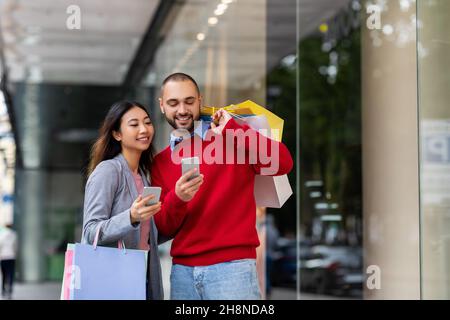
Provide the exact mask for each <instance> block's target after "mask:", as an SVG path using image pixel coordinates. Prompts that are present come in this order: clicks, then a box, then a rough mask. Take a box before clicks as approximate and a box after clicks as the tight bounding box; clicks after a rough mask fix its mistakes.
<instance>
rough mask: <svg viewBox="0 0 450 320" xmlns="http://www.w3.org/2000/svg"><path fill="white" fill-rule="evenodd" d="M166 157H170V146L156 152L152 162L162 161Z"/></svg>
mask: <svg viewBox="0 0 450 320" xmlns="http://www.w3.org/2000/svg"><path fill="white" fill-rule="evenodd" d="M167 157H170V146H167V147H165V148H164V149H163V150H161V151H160V152H158V153H157V154H156V155H155V157H154V158H153V163H154V164H155V163H159V162H160V161H164V160H165V159H166V158H167Z"/></svg>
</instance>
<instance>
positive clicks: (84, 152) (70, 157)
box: [0, 0, 450, 299]
mask: <svg viewBox="0 0 450 320" xmlns="http://www.w3.org/2000/svg"><path fill="white" fill-rule="evenodd" d="M73 5H75V6H76V8H79V14H80V15H79V18H80V25H79V27H80V28H79V29H78V28H76V27H75V29H72V28H71V27H70V23H69V24H68V22H69V21H70V20H71V19H72V18H73V17H74V16H73V15H74V14H76V10H75V11H72V10H73V7H71V6H73ZM70 7H71V8H70ZM68 9H69V10H68ZM449 25H450V3H449V1H447V0H214V1H206V0H177V1H174V0H173V1H171V0H165V1H158V0H130V1H119V0H109V1H106V0H94V1H92V0H91V1H87V0H68V1H66V0H58V1H50V0H2V1H0V36H1V38H0V49H1V50H0V58H1V59H0V62H1V75H2V77H1V92H2V93H1V95H0V181H1V183H0V196H1V203H0V224H7V223H10V222H13V223H14V227H15V228H16V229H17V231H18V233H19V237H20V254H19V261H18V262H19V268H18V274H17V276H18V278H19V280H20V281H21V282H22V283H23V284H27V283H43V282H44V283H48V282H49V281H54V283H55V284H58V282H59V281H60V280H61V277H62V272H63V259H64V250H65V245H66V244H67V242H75V241H79V240H80V237H81V229H80V228H81V223H82V208H83V196H84V184H85V182H86V176H85V169H86V166H87V163H88V155H89V148H90V145H91V143H92V142H93V140H94V139H95V137H96V135H97V129H98V126H99V124H100V121H101V120H102V119H103V117H104V115H105V113H106V111H107V110H108V108H109V106H110V105H111V104H112V103H113V102H114V101H116V100H120V99H124V98H130V99H136V100H138V101H140V102H142V103H144V104H145V105H147V106H148V108H149V111H150V113H151V115H152V117H153V122H154V123H155V126H156V132H157V134H156V138H155V139H156V140H155V143H156V146H157V149H162V148H163V147H165V146H166V145H167V143H168V136H169V133H170V127H169V126H168V125H167V124H166V122H165V120H164V118H163V117H162V116H161V115H160V112H159V108H158V101H157V98H158V91H159V85H160V83H161V82H162V80H163V79H164V78H165V77H166V76H167V75H168V74H170V73H172V72H174V71H182V72H186V73H188V74H191V75H192V76H193V77H194V78H195V79H197V80H198V82H199V85H200V87H201V91H202V92H203V95H204V100H205V103H206V104H208V105H215V106H225V105H228V104H231V103H239V102H241V101H244V100H247V99H251V100H253V101H255V102H257V103H259V104H261V105H263V106H266V107H267V108H269V109H271V110H272V111H273V112H275V113H276V114H277V115H279V116H280V117H281V118H283V119H284V120H285V124H284V128H285V129H284V135H283V141H284V142H285V143H286V144H287V146H288V147H289V149H290V150H291V153H292V154H293V155H294V156H295V162H296V168H295V169H294V170H293V172H291V174H290V175H289V179H290V183H291V185H292V188H293V189H294V190H295V191H294V196H292V197H291V198H290V199H289V200H288V201H287V202H286V203H285V205H284V206H283V208H281V209H267V211H264V210H262V211H261V212H262V214H260V215H258V221H259V227H260V228H261V235H262V236H264V237H265V238H266V239H265V240H266V241H264V243H265V247H267V250H265V248H262V249H264V250H260V254H261V255H262V259H261V260H260V261H262V262H263V263H262V266H260V268H259V270H261V273H264V272H265V271H264V270H265V269H266V267H267V270H268V271H270V274H269V275H268V277H264V276H262V277H261V283H262V284H263V286H264V287H265V286H266V285H267V287H268V288H270V289H271V290H270V292H268V294H267V298H272V299H277V298H286V299H296V298H300V299H316V298H320V299H329V298H349V297H351V298H357V299H363V298H364V299H420V298H424V299H428V298H438V299H449V298H450V278H449V276H448V273H447V272H446V270H447V269H448V267H449V266H450V246H448V244H450V242H449V240H448V239H449V235H450V233H449V231H448V230H450V228H447V224H450V222H449V221H450V220H449V219H447V215H448V214H449V212H450V209H449V207H450V201H449V200H450V138H449V137H450V107H449V106H448V100H449V99H448V98H449V97H448V95H449V92H450V91H449V90H448V88H449V84H450V72H447V71H450V70H447V69H449V68H450V61H449V60H448V57H449V56H450V55H449V53H450V52H449V48H450V36H449V34H448V32H447V30H448V29H449V28H448V27H449ZM255 214H256V213H255ZM267 215H268V216H270V218H268V219H267ZM161 254H162V255H163V256H164V257H165V258H166V259H165V260H164V262H163V263H164V268H163V269H164V270H166V271H165V272H166V274H165V276H166V278H167V276H168V272H169V270H167V269H168V268H169V266H170V259H169V258H168V247H167V246H163V247H161ZM266 254H267V255H270V256H266ZM264 257H267V258H268V259H265V258H264ZM264 262H267V265H266V264H265V263H264ZM368 270H369V271H368ZM370 270H375V271H376V272H375V273H373V272H372V271H370ZM378 271H379V272H378ZM266 281H270V282H269V283H266ZM371 284H375V285H371ZM56 287H57V286H56ZM57 297H58V296H57V295H56V297H55V298H57Z"/></svg>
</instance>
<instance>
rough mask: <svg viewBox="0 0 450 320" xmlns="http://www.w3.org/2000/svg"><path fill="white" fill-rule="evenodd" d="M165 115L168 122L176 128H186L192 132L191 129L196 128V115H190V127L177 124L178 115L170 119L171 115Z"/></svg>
mask: <svg viewBox="0 0 450 320" xmlns="http://www.w3.org/2000/svg"><path fill="white" fill-rule="evenodd" d="M165 117H166V120H167V122H168V123H169V124H170V125H171V126H172V128H174V129H185V130H187V131H189V132H191V131H193V130H194V123H195V119H194V117H193V116H192V115H190V117H191V124H190V126H189V127H188V128H185V127H179V126H178V125H177V123H176V117H174V118H173V119H170V118H169V117H167V115H166V116H165Z"/></svg>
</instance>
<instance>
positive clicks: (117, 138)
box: [112, 131, 122, 142]
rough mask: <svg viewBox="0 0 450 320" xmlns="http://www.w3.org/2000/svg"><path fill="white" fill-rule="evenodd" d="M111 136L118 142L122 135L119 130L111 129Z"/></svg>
mask: <svg viewBox="0 0 450 320" xmlns="http://www.w3.org/2000/svg"><path fill="white" fill-rule="evenodd" d="M112 136H113V138H114V139H116V140H117V141H119V142H120V141H121V140H122V135H121V134H120V132H117V131H113V132H112Z"/></svg>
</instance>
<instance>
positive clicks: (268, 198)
mask: <svg viewBox="0 0 450 320" xmlns="http://www.w3.org/2000/svg"><path fill="white" fill-rule="evenodd" d="M235 120H236V121H237V122H240V121H243V122H245V123H246V124H247V125H249V126H250V127H251V128H252V129H254V130H260V129H265V131H259V132H260V133H261V134H263V135H265V136H267V137H269V138H272V139H275V140H278V141H279V140H281V137H278V136H277V137H273V134H277V132H276V131H275V132H272V130H271V129H270V127H269V123H268V121H267V118H266V117H265V116H264V115H258V116H249V117H243V118H239V119H235ZM292 193H293V192H292V188H291V185H290V184H289V179H288V177H287V175H282V176H262V175H256V177H255V190H254V194H255V201H256V205H257V206H258V207H268V208H281V207H282V206H283V204H284V203H285V202H286V201H287V199H289V197H290V196H291V195H292Z"/></svg>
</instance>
